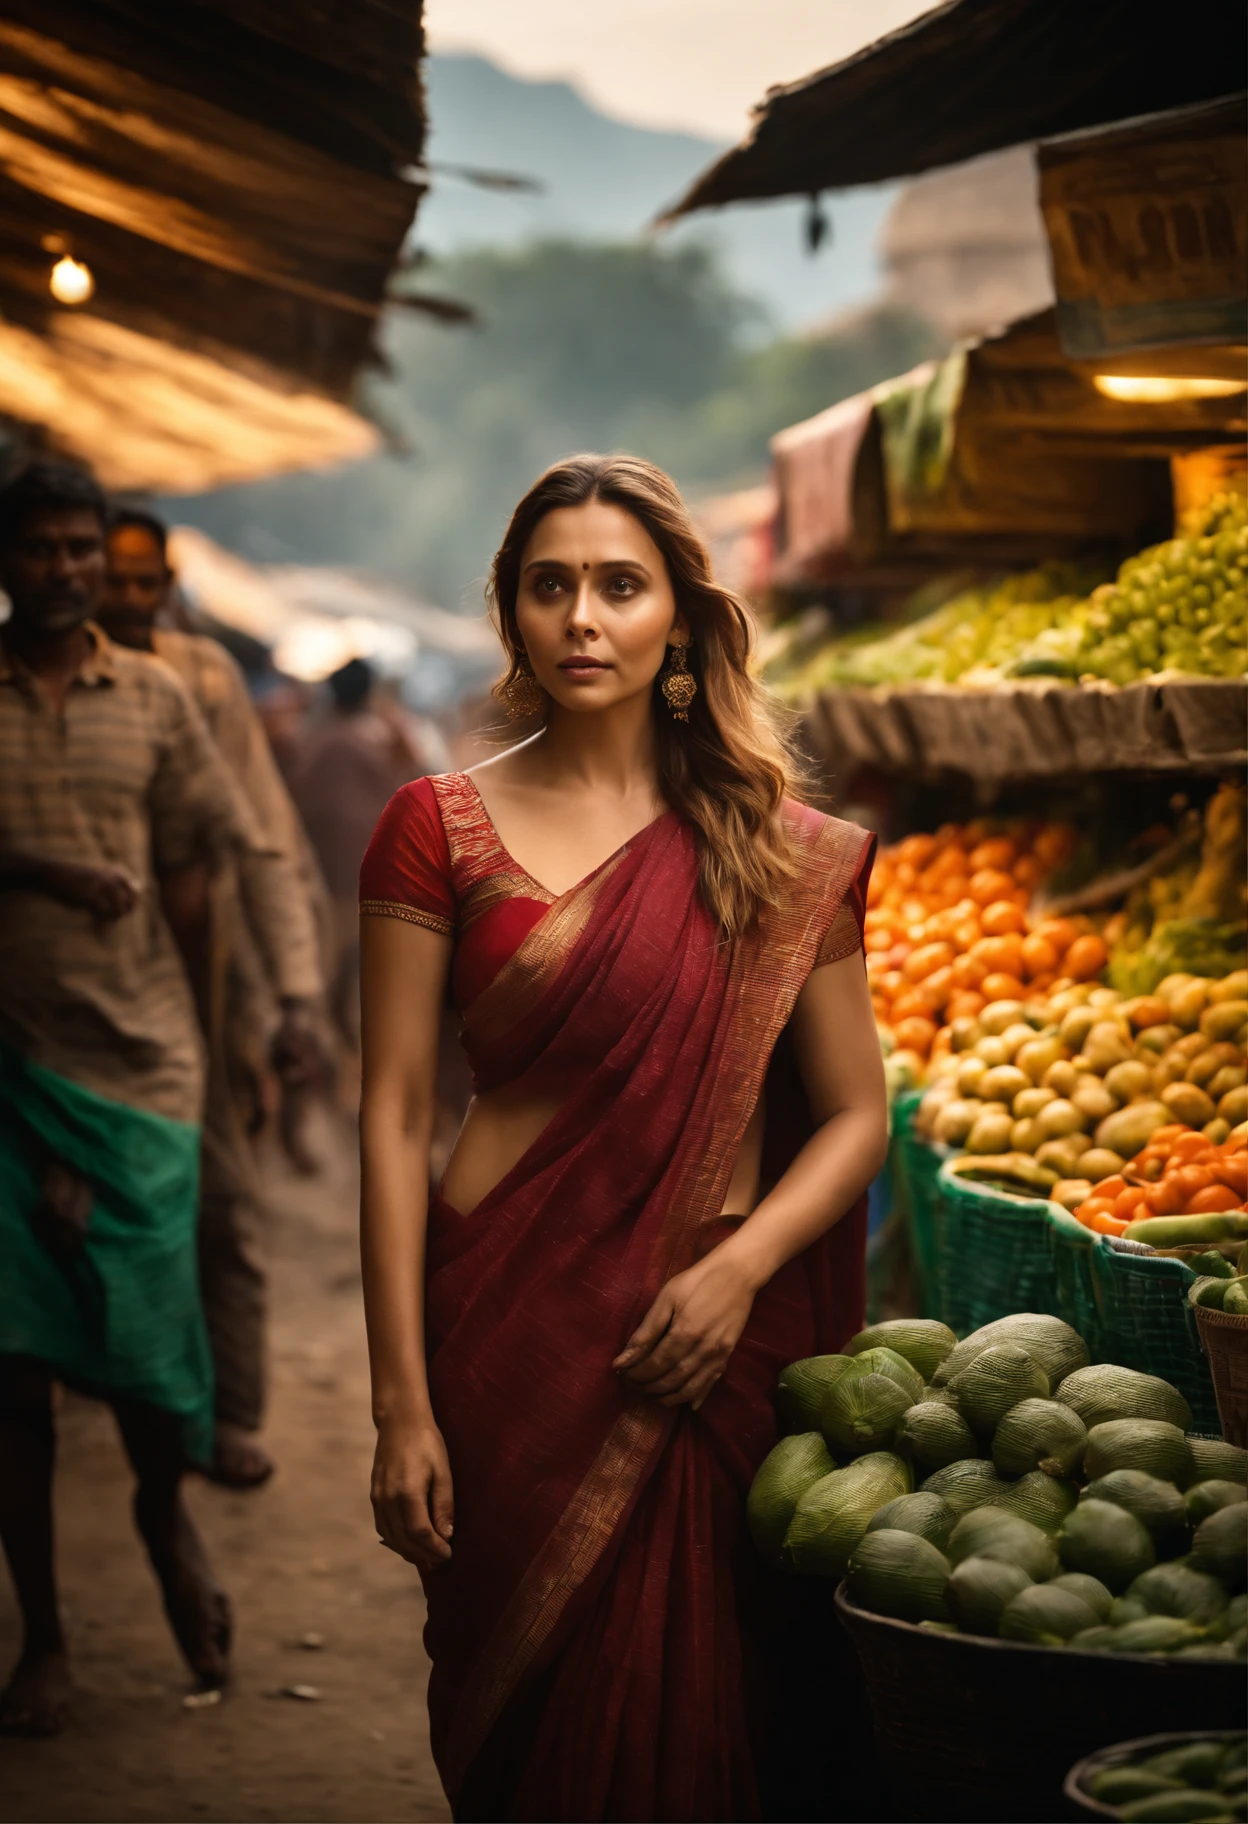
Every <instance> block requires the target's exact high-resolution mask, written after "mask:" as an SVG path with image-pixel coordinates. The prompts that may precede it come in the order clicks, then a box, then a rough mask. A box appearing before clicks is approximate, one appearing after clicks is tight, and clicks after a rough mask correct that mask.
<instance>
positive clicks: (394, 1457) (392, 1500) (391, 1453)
mask: <svg viewBox="0 0 1248 1824" xmlns="http://www.w3.org/2000/svg"><path fill="white" fill-rule="evenodd" d="M450 954H451V943H450V939H449V938H446V937H440V936H438V935H437V934H436V933H434V932H432V931H426V930H425V929H424V928H423V927H421V926H419V925H411V924H407V923H405V922H404V921H402V920H400V919H394V918H380V917H365V918H362V919H361V920H360V998H361V1015H362V1019H361V1036H362V1052H363V1085H362V1096H361V1102H360V1166H361V1180H360V1258H361V1264H362V1269H363V1276H364V1315H365V1321H366V1323H367V1326H368V1355H369V1365H370V1369H371V1372H372V1387H373V1422H374V1424H375V1425H376V1427H377V1451H376V1455H375V1458H374V1462H373V1481H372V1502H373V1511H374V1514H375V1516H376V1519H377V1528H378V1531H379V1533H380V1534H381V1538H382V1541H383V1543H384V1544H386V1545H388V1546H389V1547H390V1548H391V1549H392V1550H393V1551H396V1552H398V1553H399V1554H400V1556H402V1557H404V1558H407V1559H409V1560H410V1561H411V1562H412V1563H413V1564H417V1565H420V1566H421V1568H422V1569H425V1570H428V1569H431V1568H432V1567H433V1566H434V1565H435V1564H437V1563H439V1562H440V1561H442V1560H444V1559H446V1558H448V1557H449V1556H450V1545H449V1544H448V1541H449V1539H450V1536H451V1521H452V1498H451V1476H450V1467H449V1464H448V1462H447V1456H446V1447H445V1445H444V1444H443V1442H442V1436H441V1433H440V1432H439V1431H438V1428H437V1424H436V1422H435V1420H434V1416H433V1410H432V1407H431V1406H430V1402H429V1383H428V1377H427V1373H426V1368H425V1225H426V1220H427V1216H428V1205H429V1148H430V1143H431V1141H432V1137H433V1118H434V1105H435V1091H436V1083H435V1078H436V1071H437V1055H438V1024H439V1020H440V1018H441V1010H442V997H443V991H444V988H445V984H446V975H447V970H448V968H449V966H450Z"/></svg>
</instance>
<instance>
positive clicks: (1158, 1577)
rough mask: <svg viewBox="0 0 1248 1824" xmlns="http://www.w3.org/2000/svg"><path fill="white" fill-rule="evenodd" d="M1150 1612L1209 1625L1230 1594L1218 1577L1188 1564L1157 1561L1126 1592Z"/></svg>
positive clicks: (1204, 1626) (1199, 1626) (1205, 1625)
mask: <svg viewBox="0 0 1248 1824" xmlns="http://www.w3.org/2000/svg"><path fill="white" fill-rule="evenodd" d="M1127 1595H1128V1596H1129V1597H1133V1598H1134V1599H1135V1601H1136V1602H1142V1603H1143V1604H1144V1607H1145V1608H1146V1609H1147V1610H1148V1612H1149V1614H1150V1615H1173V1616H1174V1617H1175V1618H1176V1619H1177V1620H1179V1621H1190V1622H1191V1624H1192V1626H1193V1627H1198V1628H1206V1627H1208V1626H1209V1624H1210V1622H1212V1621H1216V1620H1217V1618H1218V1616H1219V1615H1220V1614H1221V1613H1222V1611H1223V1610H1224V1609H1225V1608H1226V1606H1227V1601H1228V1598H1227V1594H1226V1591H1225V1589H1224V1588H1223V1587H1222V1585H1221V1584H1220V1583H1219V1582H1218V1579H1217V1578H1216V1577H1211V1576H1210V1575H1209V1574H1208V1572H1207V1571H1194V1570H1192V1569H1191V1567H1190V1566H1189V1565H1186V1564H1154V1565H1152V1566H1151V1567H1150V1569H1148V1570H1147V1571H1141V1573H1140V1575H1139V1576H1138V1577H1137V1578H1136V1579H1135V1582H1134V1583H1133V1584H1132V1585H1131V1586H1130V1588H1129V1589H1128V1591H1127Z"/></svg>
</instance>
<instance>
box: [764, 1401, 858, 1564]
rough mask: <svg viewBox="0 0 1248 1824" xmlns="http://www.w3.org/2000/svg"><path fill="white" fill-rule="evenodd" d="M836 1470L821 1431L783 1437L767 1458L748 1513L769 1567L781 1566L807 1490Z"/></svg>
mask: <svg viewBox="0 0 1248 1824" xmlns="http://www.w3.org/2000/svg"><path fill="white" fill-rule="evenodd" d="M835 1468H836V1464H835V1463H834V1462H833V1461H832V1458H831V1457H830V1456H829V1455H828V1448H827V1445H826V1444H825V1443H824V1441H823V1437H822V1435H821V1434H820V1433H819V1432H817V1431H808V1432H798V1433H795V1434H794V1435H793V1436H792V1437H788V1438H781V1440H780V1442H779V1443H778V1444H777V1445H776V1447H775V1449H774V1450H772V1451H769V1452H768V1454H767V1456H766V1457H765V1458H764V1459H763V1462H762V1465H761V1467H760V1468H759V1471H758V1474H757V1475H756V1476H755V1478H754V1480H753V1482H752V1483H751V1484H750V1493H749V1497H748V1499H747V1501H746V1504H745V1514H746V1520H747V1522H748V1524H749V1528H750V1537H751V1538H752V1539H753V1541H754V1543H755V1545H756V1546H757V1547H758V1549H759V1551H760V1552H761V1553H762V1555H763V1557H764V1558H765V1559H766V1560H767V1562H768V1563H769V1564H778V1563H779V1561H780V1548H781V1546H782V1545H783V1544H784V1535H785V1534H786V1533H787V1532H788V1530H789V1522H790V1521H791V1520H792V1518H793V1514H794V1510H795V1509H796V1507H797V1504H798V1502H799V1501H800V1500H801V1498H802V1496H803V1495H804V1494H805V1493H806V1490H807V1489H808V1488H810V1487H811V1486H812V1485H813V1484H814V1483H816V1482H818V1481H819V1480H820V1479H821V1477H823V1476H830V1475H831V1474H832V1471H833V1470H834V1469H835Z"/></svg>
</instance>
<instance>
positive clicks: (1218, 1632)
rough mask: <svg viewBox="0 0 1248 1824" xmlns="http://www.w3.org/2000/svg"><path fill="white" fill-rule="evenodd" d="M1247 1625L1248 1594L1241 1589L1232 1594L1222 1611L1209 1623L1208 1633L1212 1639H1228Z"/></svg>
mask: <svg viewBox="0 0 1248 1824" xmlns="http://www.w3.org/2000/svg"><path fill="white" fill-rule="evenodd" d="M1245 1625H1248V1595H1245V1594H1244V1593H1243V1592H1242V1591H1241V1592H1240V1594H1239V1595H1238V1596H1232V1597H1231V1600H1230V1601H1229V1602H1228V1603H1227V1605H1226V1607H1225V1608H1224V1609H1223V1611H1222V1613H1221V1614H1220V1615H1219V1616H1218V1617H1217V1618H1216V1620H1214V1621H1212V1622H1211V1623H1210V1624H1209V1627H1208V1629H1207V1633H1208V1635H1209V1636H1210V1637H1211V1638H1212V1639H1214V1640H1229V1638H1230V1637H1231V1635H1232V1634H1238V1633H1240V1632H1241V1630H1242V1629H1243V1628H1244V1626H1245Z"/></svg>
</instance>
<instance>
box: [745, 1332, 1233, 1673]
mask: <svg viewBox="0 0 1248 1824" xmlns="http://www.w3.org/2000/svg"><path fill="white" fill-rule="evenodd" d="M776 1404H777V1411H778V1413H779V1416H780V1419H781V1423H782V1426H783V1427H784V1429H785V1430H786V1432H787V1434H788V1435H787V1436H785V1437H783V1438H782V1439H781V1441H780V1442H779V1444H777V1445H776V1447H775V1449H774V1450H773V1451H772V1452H771V1454H770V1455H769V1456H768V1457H767V1459H766V1461H765V1462H764V1463H763V1465H762V1467H761V1468H760V1470H759V1472H758V1475H757V1476H756V1477H755V1479H754V1484H753V1486H752V1488H751V1490H750V1495H749V1502H748V1510H747V1511H748V1518H749V1525H750V1531H751V1534H752V1536H753V1538H754V1542H755V1544H756V1545H757V1546H758V1549H759V1550H760V1552H761V1553H762V1554H763V1556H764V1557H765V1558H767V1559H768V1560H769V1561H770V1562H771V1563H773V1564H778V1565H781V1566H783V1567H785V1568H786V1569H788V1570H790V1571H796V1572H798V1573H802V1574H805V1575H809V1576H821V1577H842V1576H843V1577H846V1578H847V1580H848V1585H847V1587H848V1594H849V1597H850V1600H851V1601H852V1602H854V1603H856V1604H857V1605H858V1606H859V1607H860V1608H864V1609H868V1610H870V1611H872V1612H873V1613H875V1614H878V1615H888V1616H892V1617H895V1618H896V1619H898V1620H901V1621H908V1622H915V1623H918V1624H919V1625H920V1626H922V1627H926V1628H929V1629H935V1630H938V1631H942V1632H948V1633H959V1632H960V1633H965V1634H979V1635H990V1636H997V1637H999V1638H1001V1639H1003V1640H1015V1641H1024V1642H1029V1643H1031V1644H1033V1645H1039V1646H1048V1647H1064V1646H1071V1647H1078V1648H1081V1649H1086V1650H1088V1651H1096V1652H1106V1653H1148V1654H1159V1653H1166V1654H1174V1655H1176V1656H1178V1657H1182V1658H1192V1659H1196V1658H1199V1659H1215V1660H1242V1659H1244V1658H1245V1657H1248V1595H1246V1594H1245V1583H1246V1582H1248V1452H1245V1451H1243V1450H1240V1449H1238V1448H1237V1447H1236V1446H1235V1445H1232V1444H1227V1443H1224V1442H1223V1441H1222V1440H1221V1439H1206V1438H1198V1437H1192V1436H1189V1435H1188V1427H1189V1426H1190V1424H1191V1412H1190V1411H1189V1409H1188V1406H1187V1402H1186V1401H1185V1400H1184V1398H1183V1396H1182V1394H1180V1393H1179V1392H1178V1391H1177V1390H1176V1389H1175V1388H1173V1387H1171V1386H1170V1385H1169V1383H1168V1382H1166V1381H1163V1380H1159V1379H1158V1378H1157V1377H1156V1376H1154V1375H1148V1374H1137V1373H1136V1372H1135V1371H1134V1370H1133V1369H1129V1368H1121V1367H1115V1366H1113V1365H1111V1364H1098V1365H1096V1366H1092V1365H1090V1364H1089V1362H1088V1354H1087V1350H1086V1348H1085V1347H1084V1344H1083V1340H1082V1338H1081V1337H1080V1336H1079V1335H1078V1333H1077V1332H1076V1331H1074V1330H1072V1329H1071V1327H1070V1326H1069V1324H1064V1323H1063V1322H1062V1321H1061V1320H1060V1318H1056V1317H1048V1316H1045V1315H1042V1314H1036V1313H1030V1312H1024V1313H1020V1314H1018V1315H1016V1316H1012V1317H1003V1318H999V1319H997V1321H996V1322H995V1323H991V1324H986V1325H985V1326H984V1327H983V1329H981V1330H977V1331H975V1333H974V1334H973V1335H971V1336H968V1337H966V1338H965V1339H964V1340H963V1341H962V1342H958V1340H957V1338H956V1337H955V1336H954V1334H953V1332H952V1330H950V1329H948V1328H947V1327H946V1326H945V1325H944V1324H940V1323H936V1322H934V1321H932V1320H930V1319H918V1318H915V1319H909V1318H905V1319H897V1320H895V1321H893V1322H890V1323H883V1324H876V1325H874V1326H873V1327H872V1328H870V1329H867V1330H864V1331H862V1332H861V1333H860V1334H859V1335H858V1336H856V1337H854V1338H853V1340H852V1341H851V1342H850V1343H849V1344H848V1345H847V1346H846V1349H845V1352H844V1353H843V1354H841V1355H823V1356H813V1357H810V1358H809V1359H807V1360H805V1361H800V1362H794V1363H793V1364H792V1365H791V1366H790V1367H788V1368H786V1369H785V1370H784V1372H783V1374H782V1375H781V1376H780V1380H779V1384H778V1387H777V1390H776Z"/></svg>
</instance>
